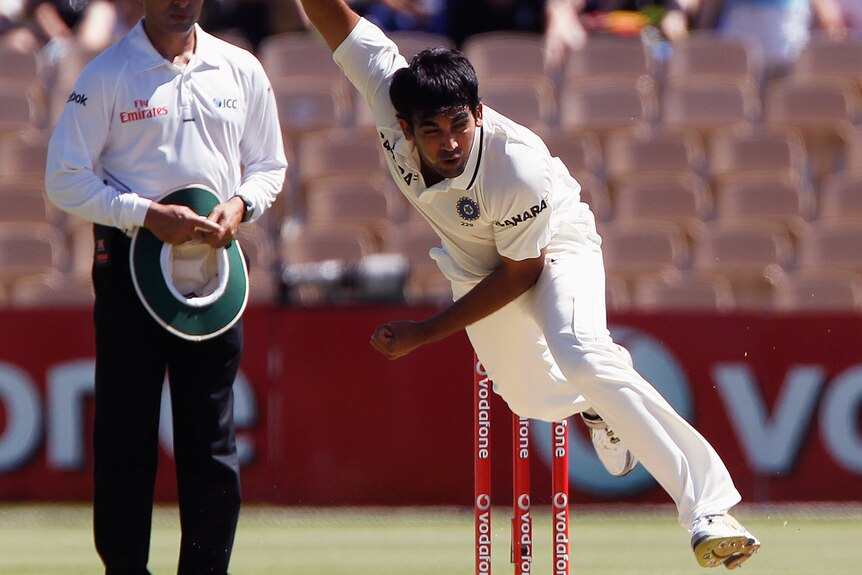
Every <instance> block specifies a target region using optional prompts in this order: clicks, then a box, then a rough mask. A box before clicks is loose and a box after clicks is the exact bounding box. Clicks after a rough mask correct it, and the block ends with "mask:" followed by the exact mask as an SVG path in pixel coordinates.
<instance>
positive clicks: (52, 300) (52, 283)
mask: <svg viewBox="0 0 862 575" xmlns="http://www.w3.org/2000/svg"><path fill="white" fill-rule="evenodd" d="M94 297H95V296H94V295H93V284H92V282H91V280H90V278H89V277H81V276H77V275H72V274H63V273H61V272H59V271H56V270H54V271H51V272H47V273H42V274H39V275H36V276H29V277H24V278H21V279H19V280H17V281H15V282H14V283H13V284H12V288H11V295H10V297H9V307H12V308H21V309H24V308H27V309H32V308H89V307H91V306H92V305H93V300H94Z"/></svg>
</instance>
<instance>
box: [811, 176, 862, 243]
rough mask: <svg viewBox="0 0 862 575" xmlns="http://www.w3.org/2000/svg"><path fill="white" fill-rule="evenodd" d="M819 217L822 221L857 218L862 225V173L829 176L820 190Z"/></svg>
mask: <svg viewBox="0 0 862 575" xmlns="http://www.w3.org/2000/svg"><path fill="white" fill-rule="evenodd" d="M818 216H819V218H820V219H827V218H828V219H831V218H845V217H855V218H858V219H859V222H860V225H862V172H851V171H848V172H839V173H837V174H832V175H830V176H828V177H827V178H826V179H825V180H824V182H823V186H822V187H821V188H820V202H819V210H818ZM860 257H862V256H860Z"/></svg>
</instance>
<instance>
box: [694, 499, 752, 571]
mask: <svg viewBox="0 0 862 575" xmlns="http://www.w3.org/2000/svg"><path fill="white" fill-rule="evenodd" d="M691 548H692V550H693V551H694V556H695V558H696V559H697V562H698V563H699V564H700V566H701V567H718V566H719V565H724V566H725V567H727V568H728V569H736V568H737V567H739V566H741V565H742V564H743V563H744V562H745V561H746V560H747V559H748V558H749V557H751V556H752V555H754V554H755V553H757V550H758V549H760V541H758V540H757V537H755V536H754V535H752V534H751V533H749V532H748V531H747V530H746V529H745V527H743V526H742V525H740V523H739V521H737V520H736V519H734V518H733V516H732V515H730V514H728V513H725V514H724V515H706V516H703V517H701V518H699V519H697V520H695V522H694V523H693V524H692V526H691Z"/></svg>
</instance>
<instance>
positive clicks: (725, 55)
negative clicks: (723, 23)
mask: <svg viewBox="0 0 862 575" xmlns="http://www.w3.org/2000/svg"><path fill="white" fill-rule="evenodd" d="M713 78H718V79H724V80H743V81H744V80H746V79H749V80H753V81H754V82H755V83H758V84H759V83H760V82H761V80H762V79H763V55H762V53H761V50H760V46H759V45H758V44H757V43H756V42H753V41H751V40H750V39H744V38H731V37H728V36H724V35H721V34H717V33H715V32H712V31H706V30H698V31H695V32H693V33H692V34H690V35H689V36H688V37H687V38H685V39H683V40H681V41H679V42H674V44H673V51H672V52H671V55H670V58H669V60H668V63H667V69H666V81H667V83H668V84H674V83H677V82H689V81H697V80H699V79H713Z"/></svg>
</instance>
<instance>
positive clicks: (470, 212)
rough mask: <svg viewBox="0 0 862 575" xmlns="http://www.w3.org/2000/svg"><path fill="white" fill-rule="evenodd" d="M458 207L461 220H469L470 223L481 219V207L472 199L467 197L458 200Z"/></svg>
mask: <svg viewBox="0 0 862 575" xmlns="http://www.w3.org/2000/svg"><path fill="white" fill-rule="evenodd" d="M456 207H457V209H458V215H459V216H461V219H464V220H467V221H468V222H472V221H473V220H477V219H479V205H478V204H476V202H475V201H473V200H471V199H470V198H468V197H466V196H465V197H462V198H461V199H460V200H458V205H457V206H456Z"/></svg>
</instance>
